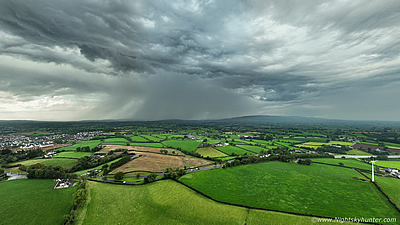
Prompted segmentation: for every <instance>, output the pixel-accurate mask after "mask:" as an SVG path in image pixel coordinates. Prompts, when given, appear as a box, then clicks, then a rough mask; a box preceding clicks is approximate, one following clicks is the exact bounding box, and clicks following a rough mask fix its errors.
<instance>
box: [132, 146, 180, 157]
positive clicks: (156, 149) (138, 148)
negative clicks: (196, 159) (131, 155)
mask: <svg viewBox="0 0 400 225" xmlns="http://www.w3.org/2000/svg"><path fill="white" fill-rule="evenodd" d="M132 149H133V150H137V151H143V152H155V153H161V152H160V150H167V151H168V154H169V155H185V154H183V153H182V152H180V151H178V150H176V149H173V148H154V147H145V146H131V147H130V150H132ZM172 152H175V154H173V153H172Z"/></svg>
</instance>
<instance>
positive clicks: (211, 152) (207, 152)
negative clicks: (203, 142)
mask: <svg viewBox="0 0 400 225" xmlns="http://www.w3.org/2000/svg"><path fill="white" fill-rule="evenodd" d="M196 152H197V153H199V154H200V155H201V156H203V157H207V156H208V157H210V158H215V157H225V156H228V155H226V154H224V153H222V152H220V151H218V150H216V149H214V148H198V149H197V150H196Z"/></svg>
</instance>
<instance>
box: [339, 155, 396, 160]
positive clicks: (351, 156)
mask: <svg viewBox="0 0 400 225" xmlns="http://www.w3.org/2000/svg"><path fill="white" fill-rule="evenodd" d="M342 156H344V157H346V158H357V159H366V158H370V157H371V156H373V157H377V156H376V155H335V159H338V158H342ZM387 157H388V158H389V159H396V158H400V155H388V156H387Z"/></svg>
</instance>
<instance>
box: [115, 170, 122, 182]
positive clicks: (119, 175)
mask: <svg viewBox="0 0 400 225" xmlns="http://www.w3.org/2000/svg"><path fill="white" fill-rule="evenodd" d="M124 175H125V174H124V173H123V172H121V171H119V172H117V173H116V174H114V179H116V180H122V179H124Z"/></svg>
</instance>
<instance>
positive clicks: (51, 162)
mask: <svg viewBox="0 0 400 225" xmlns="http://www.w3.org/2000/svg"><path fill="white" fill-rule="evenodd" d="M77 162H78V159H66V158H50V159H29V160H26V161H21V162H16V163H12V164H11V165H16V164H22V165H24V166H26V167H29V166H30V165H33V164H36V163H43V164H44V165H46V166H62V167H64V168H71V167H73V166H74V165H75V164H76V163H77Z"/></svg>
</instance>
